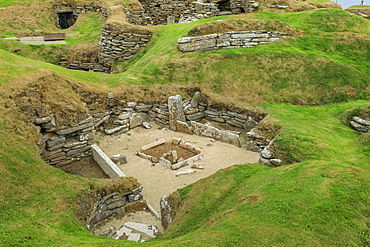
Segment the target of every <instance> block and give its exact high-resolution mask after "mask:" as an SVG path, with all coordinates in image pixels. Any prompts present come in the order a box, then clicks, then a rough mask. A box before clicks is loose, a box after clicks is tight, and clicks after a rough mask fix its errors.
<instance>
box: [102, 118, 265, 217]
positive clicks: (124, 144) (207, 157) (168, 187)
mask: <svg viewBox="0 0 370 247" xmlns="http://www.w3.org/2000/svg"><path fill="white" fill-rule="evenodd" d="M151 125H152V126H153V128H152V129H150V130H146V129H144V128H142V127H139V128H135V129H132V130H130V131H129V132H127V133H124V134H121V135H118V136H105V135H101V136H99V137H98V138H97V140H98V142H97V143H98V145H99V146H100V148H101V149H102V150H103V151H104V152H105V153H106V154H107V155H108V156H109V157H111V156H112V155H115V154H124V155H126V157H127V161H128V163H127V164H124V165H120V166H119V168H120V169H121V170H122V171H123V172H124V173H125V174H126V175H127V176H130V177H135V178H137V179H138V181H139V182H140V183H141V184H142V185H143V186H144V189H143V193H144V199H145V200H146V201H147V202H148V203H149V204H150V205H151V206H152V207H153V208H154V209H155V210H156V211H157V212H158V213H159V212H160V210H159V200H160V198H161V197H162V196H164V195H166V196H168V195H169V194H171V193H172V192H174V191H176V190H177V189H179V188H182V187H185V186H186V185H189V184H192V183H194V182H196V181H197V180H199V179H202V178H205V177H208V176H210V175H212V174H213V173H215V172H217V171H218V170H220V169H224V168H227V167H229V166H232V165H235V164H245V163H257V162H258V159H259V157H260V154H259V153H255V152H250V151H246V150H243V149H241V148H238V147H235V146H233V145H230V144H226V143H222V142H218V141H216V142H212V141H211V140H210V138H206V137H200V136H195V135H188V134H185V133H180V132H174V131H171V130H169V129H167V128H160V126H158V125H155V124H153V123H151ZM173 137H178V138H181V139H182V140H184V141H187V142H191V143H193V144H194V145H196V146H197V147H199V148H201V149H203V154H204V157H203V158H202V159H201V160H199V161H197V162H196V164H199V165H201V166H203V167H204V170H196V169H194V170H196V173H193V174H189V175H182V176H179V177H176V176H175V173H176V172H178V171H182V170H186V169H189V168H190V166H186V167H183V168H181V169H179V170H176V171H174V170H170V169H165V168H164V167H162V166H160V165H158V164H156V165H155V166H153V165H152V163H151V162H150V161H149V160H145V159H142V158H140V157H138V156H137V155H135V152H138V151H140V148H141V147H142V146H144V145H146V144H149V143H151V142H154V141H156V140H158V139H161V138H162V139H164V140H166V141H170V140H171V139H172V138H173Z"/></svg>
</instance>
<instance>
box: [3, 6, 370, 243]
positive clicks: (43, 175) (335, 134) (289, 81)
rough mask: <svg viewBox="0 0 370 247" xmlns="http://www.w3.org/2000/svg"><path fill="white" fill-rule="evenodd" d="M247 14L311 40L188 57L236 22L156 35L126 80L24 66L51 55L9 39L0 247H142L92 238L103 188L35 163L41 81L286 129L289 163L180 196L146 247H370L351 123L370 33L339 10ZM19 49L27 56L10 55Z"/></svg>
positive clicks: (365, 160) (80, 35)
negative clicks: (215, 99) (27, 110)
mask: <svg viewBox="0 0 370 247" xmlns="http://www.w3.org/2000/svg"><path fill="white" fill-rule="evenodd" d="M3 3H7V4H9V3H10V1H6V2H3ZM250 17H251V18H260V19H275V20H281V21H284V22H286V23H288V24H289V25H292V26H293V27H295V28H297V29H301V30H303V31H304V35H302V36H300V37H298V38H287V39H285V40H281V41H279V42H276V43H273V44H268V45H262V46H259V47H255V48H251V49H232V50H220V51H211V52H200V53H188V54H182V53H180V52H179V51H178V48H177V39H178V38H179V37H181V36H184V35H186V33H187V32H188V31H189V29H190V28H192V27H194V26H195V25H198V24H200V23H204V22H208V21H215V20H218V19H228V18H234V17H228V16H223V17H217V18H211V19H207V20H201V21H197V22H193V23H187V24H176V25H168V26H158V27H154V29H155V30H156V34H155V36H154V37H153V39H152V40H151V42H150V43H149V44H148V46H147V47H146V48H145V49H144V50H142V51H141V52H140V53H138V54H136V55H135V56H134V58H133V59H132V60H130V61H129V62H126V63H124V64H117V65H116V66H122V68H123V69H125V70H126V71H125V72H124V73H121V74H116V75H108V74H100V73H88V72H83V71H73V70H67V69H64V68H61V67H59V66H55V65H52V64H49V63H45V62H42V61H36V60H32V59H29V58H25V57H24V56H26V55H27V54H28V56H30V55H29V54H33V55H32V56H35V58H36V57H37V56H40V57H38V58H39V59H40V60H41V59H43V60H47V59H48V58H47V55H46V54H45V51H46V48H45V47H31V46H23V45H20V44H18V43H13V42H0V78H1V80H0V110H1V115H2V119H1V121H0V140H1V141H0V183H1V185H2V187H1V190H0V218H1V221H0V244H1V245H4V246H76V245H82V246H95V245H99V246H112V245H114V246H128V245H130V246H131V245H139V244H135V243H131V242H126V241H114V240H111V239H106V238H103V237H99V236H94V235H93V234H91V233H89V232H88V231H87V230H86V229H85V226H84V224H83V223H80V222H78V221H77V220H76V219H75V217H74V216H75V212H74V203H75V200H76V198H77V197H78V196H79V195H81V194H83V193H85V192H87V191H88V189H89V187H90V186H91V185H92V184H94V183H95V182H94V180H92V179H85V178H80V177H76V176H73V175H68V174H66V173H63V172H61V171H60V170H58V169H55V168H53V167H51V166H48V165H47V164H45V163H44V162H43V161H42V160H41V159H40V157H39V155H38V150H37V147H36V145H35V142H36V141H37V138H38V137H37V136H36V134H35V130H34V128H33V126H32V125H31V124H27V123H25V122H24V121H23V119H22V115H21V114H19V112H18V111H17V108H16V105H15V99H16V96H17V95H16V92H18V91H17V90H21V89H22V88H27V87H29V86H30V85H31V84H29V83H31V82H32V78H33V77H35V76H36V75H42V74H49V75H50V74H53V75H55V76H58V77H60V78H63V79H65V81H64V82H63V83H64V84H63V85H66V87H67V86H68V87H72V85H74V86H76V87H77V86H81V87H83V88H91V87H94V88H103V87H111V88H114V89H115V95H119V94H120V93H122V94H123V92H121V90H122V89H121V88H120V86H121V85H126V86H131V85H143V87H148V88H150V87H151V86H152V85H155V84H182V85H183V86H186V87H191V86H197V87H199V88H200V89H201V90H202V91H203V92H207V94H208V96H212V95H218V96H221V97H223V100H224V101H228V100H229V99H231V98H235V99H236V102H238V103H239V104H241V105H242V106H245V105H247V104H251V103H253V102H254V104H256V105H258V106H259V107H261V108H262V109H263V111H265V112H267V113H269V114H270V118H272V119H275V120H276V122H277V124H278V125H279V126H281V127H282V130H281V132H280V134H279V135H278V136H277V138H276V139H275V142H276V143H277V144H279V146H280V147H281V148H282V149H283V151H284V152H285V154H286V155H287V156H286V159H287V161H288V162H289V163H291V164H290V165H287V166H283V167H277V168H268V167H265V166H263V165H259V164H251V165H238V166H235V167H233V168H230V169H226V170H224V171H220V172H218V173H217V174H215V175H213V176H211V177H209V178H206V179H203V180H201V181H199V182H197V183H195V184H193V185H191V186H187V187H185V188H183V189H181V190H180V194H181V199H182V201H181V208H180V211H179V212H178V213H177V216H176V219H175V221H174V222H173V224H172V226H171V228H170V229H169V230H168V231H167V232H166V233H165V234H163V235H160V236H159V237H158V238H156V239H153V240H151V241H148V242H146V243H142V244H140V245H147V246H149V245H153V246H368V245H370V230H369V223H370V222H369V216H370V206H369V205H370V200H369V198H370V193H369V191H370V188H369V186H370V181H369V180H370V172H369V170H370V169H369V168H370V167H369V165H370V164H369V160H370V157H369V156H370V155H369V151H370V136H369V134H360V133H358V132H356V131H354V130H353V129H352V128H351V127H350V126H349V125H348V123H347V122H346V121H348V119H350V118H351V117H352V115H353V114H355V113H356V112H359V109H362V108H363V107H364V106H365V105H369V104H370V101H369V99H367V97H368V93H369V90H368V87H369V81H370V77H369V74H370V73H369V72H370V71H369V69H370V64H369V61H370V53H369V51H370V43H369V35H370V31H369V30H370V29H369V22H368V21H367V20H364V19H362V18H359V17H356V16H354V15H351V14H348V13H346V12H344V11H341V10H315V11H307V12H302V13H292V14H278V13H260V14H254V15H250ZM84 18H85V19H82V21H81V22H80V23H76V26H75V27H74V28H73V29H71V32H72V31H73V32H75V34H76V35H75V36H74V37H73V38H70V40H69V41H70V42H71V43H72V44H73V45H80V44H81V43H85V44H86V43H89V42H92V41H93V40H94V42H95V41H96V40H97V39H96V38H97V35H98V27H97V26H99V25H100V23H101V19H100V17H98V16H96V15H94V14H91V15H85V17H84ZM237 18H242V17H241V16H238V17H237ZM0 25H1V24H0ZM15 49H20V50H21V51H19V52H18V53H17V54H20V55H16V54H12V53H10V52H7V51H14V50H15ZM50 49H58V47H51V48H50ZM5 50H7V51H5ZM32 51H33V52H32ZM41 51H42V52H41ZM50 52H53V51H50ZM35 54H38V55H37V56H36V55H35ZM22 55H24V56H22ZM32 56H30V57H32ZM42 56H45V57H42ZM48 78H50V77H48ZM61 85H62V84H60V85H58V86H59V87H58V90H60V91H58V93H59V94H60V97H61V98H63V97H68V98H70V101H67V102H71V101H73V102H75V101H76V102H75V103H76V105H78V104H81V102H78V101H79V98H78V95H77V93H75V92H74V91H73V92H71V89H70V88H66V89H65V92H64V91H63V90H61V89H60V87H61ZM14 88H16V89H14ZM127 88H129V87H127ZM127 88H125V90H126V89H127ZM175 93H176V92H175ZM230 95H231V96H230ZM143 97H144V96H143ZM74 99H75V100H74ZM245 102H247V103H245ZM256 102H257V103H256ZM280 102H284V103H285V104H283V103H280ZM335 102H342V103H335ZM261 103H263V104H261ZM55 104H61V103H60V102H59V101H58V102H56V103H55ZM304 104H307V105H304ZM309 105H314V106H309Z"/></svg>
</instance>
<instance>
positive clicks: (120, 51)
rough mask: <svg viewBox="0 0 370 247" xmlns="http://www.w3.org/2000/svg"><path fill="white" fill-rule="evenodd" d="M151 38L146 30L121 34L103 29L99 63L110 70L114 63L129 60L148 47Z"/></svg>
mask: <svg viewBox="0 0 370 247" xmlns="http://www.w3.org/2000/svg"><path fill="white" fill-rule="evenodd" d="M150 38H151V33H150V32H148V31H144V30H134V31H126V32H124V31H122V32H120V31H114V30H109V29H108V28H103V29H102V30H101V36H100V42H99V53H98V58H99V63H100V64H102V65H103V66H104V67H109V68H110V67H111V65H112V64H113V62H114V61H120V62H122V61H124V60H128V59H130V58H131V57H132V56H133V55H134V54H136V53H137V52H138V51H139V50H140V49H141V48H142V47H144V46H146V44H147V43H148V41H149V39H150Z"/></svg>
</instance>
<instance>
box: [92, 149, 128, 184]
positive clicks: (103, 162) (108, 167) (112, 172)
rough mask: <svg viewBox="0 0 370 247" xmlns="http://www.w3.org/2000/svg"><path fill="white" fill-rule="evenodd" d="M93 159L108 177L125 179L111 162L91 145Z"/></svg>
mask: <svg viewBox="0 0 370 247" xmlns="http://www.w3.org/2000/svg"><path fill="white" fill-rule="evenodd" d="M91 153H92V156H93V159H94V160H95V161H96V162H97V163H98V164H99V166H100V168H101V169H102V170H103V171H104V172H105V173H106V174H107V175H108V176H109V177H110V178H116V177H126V175H125V174H124V173H123V172H122V171H121V169H119V168H118V167H117V166H116V165H115V164H114V163H113V161H112V160H111V159H110V158H109V157H108V156H107V155H106V154H105V153H104V152H103V151H102V150H101V149H100V148H99V147H98V146H97V145H95V144H93V145H91Z"/></svg>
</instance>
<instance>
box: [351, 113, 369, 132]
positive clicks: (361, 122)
mask: <svg viewBox="0 0 370 247" xmlns="http://www.w3.org/2000/svg"><path fill="white" fill-rule="evenodd" d="M350 125H351V126H352V128H354V129H355V130H357V131H359V132H362V133H368V132H370V121H366V120H365V119H362V118H359V117H353V121H351V122H350Z"/></svg>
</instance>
